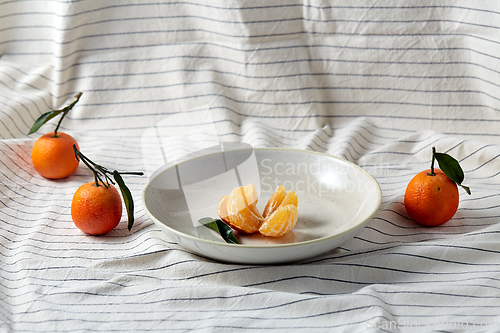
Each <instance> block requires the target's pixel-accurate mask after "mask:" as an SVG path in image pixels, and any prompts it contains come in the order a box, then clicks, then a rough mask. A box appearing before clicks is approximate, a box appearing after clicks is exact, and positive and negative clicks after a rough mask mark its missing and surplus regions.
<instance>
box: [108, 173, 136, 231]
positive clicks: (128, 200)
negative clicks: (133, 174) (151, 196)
mask: <svg viewBox="0 0 500 333" xmlns="http://www.w3.org/2000/svg"><path fill="white" fill-rule="evenodd" d="M113 177H114V178H115V181H116V183H117V184H118V186H119V187H120V191H121V192H122V196H123V201H124V202H125V207H126V208H127V215H128V230H129V231H130V229H132V226H133V225H134V199H133V198H132V193H130V190H129V189H128V187H127V186H126V185H125V182H124V181H123V178H122V176H121V175H120V173H119V172H118V171H116V170H115V171H113Z"/></svg>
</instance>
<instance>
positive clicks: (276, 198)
mask: <svg viewBox="0 0 500 333" xmlns="http://www.w3.org/2000/svg"><path fill="white" fill-rule="evenodd" d="M285 196H286V190H285V188H284V187H283V186H281V185H280V186H278V188H276V191H275V192H274V193H273V195H272V196H271V198H270V199H269V201H268V202H267V204H266V207H265V208H264V212H263V213H262V217H264V218H266V217H267V216H269V215H271V214H272V213H273V212H274V211H275V210H276V208H278V207H279V206H280V205H281V203H282V202H283V199H285Z"/></svg>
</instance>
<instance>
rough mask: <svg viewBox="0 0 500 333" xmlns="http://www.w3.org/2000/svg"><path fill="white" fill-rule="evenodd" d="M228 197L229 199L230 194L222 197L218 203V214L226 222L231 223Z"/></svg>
mask: <svg viewBox="0 0 500 333" xmlns="http://www.w3.org/2000/svg"><path fill="white" fill-rule="evenodd" d="M227 199H229V195H226V196H224V197H222V199H221V200H220V202H219V204H218V205H217V214H218V215H219V217H220V219H221V220H222V221H224V222H225V223H227V224H229V223H230V222H229V214H228V213H227Z"/></svg>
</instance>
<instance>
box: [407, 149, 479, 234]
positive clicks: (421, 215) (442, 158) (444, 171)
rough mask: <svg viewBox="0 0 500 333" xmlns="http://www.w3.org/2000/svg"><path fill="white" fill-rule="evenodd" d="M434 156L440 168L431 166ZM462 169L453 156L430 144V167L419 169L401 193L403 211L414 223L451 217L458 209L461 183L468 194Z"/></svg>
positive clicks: (436, 222) (434, 222)
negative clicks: (402, 195)
mask: <svg viewBox="0 0 500 333" xmlns="http://www.w3.org/2000/svg"><path fill="white" fill-rule="evenodd" d="M435 160H437V161H438V163H439V166H440V168H441V169H437V168H434V161H435ZM463 179H464V173H463V170H462V168H461V167H460V164H459V163H458V161H457V160H456V159H454V158H453V157H451V156H450V155H448V154H444V153H437V152H436V148H435V147H432V161H431V168H430V169H428V170H425V171H421V172H419V173H418V174H417V175H415V176H414V177H413V178H412V179H411V180H410V182H409V183H408V185H407V187H406V191H405V195H404V207H405V209H406V212H407V213H408V215H409V216H410V217H411V219H412V220H414V221H415V222H417V223H420V224H422V225H426V226H438V225H441V224H444V223H446V222H448V221H449V220H451V218H452V217H453V216H454V215H455V213H456V212H457V210H458V205H459V192H458V187H457V185H458V186H461V187H462V188H463V189H464V190H465V191H466V192H467V193H468V194H469V195H470V194H471V192H470V189H469V188H468V187H467V186H464V185H462V181H463Z"/></svg>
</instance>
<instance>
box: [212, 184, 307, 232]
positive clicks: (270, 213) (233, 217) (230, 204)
mask: <svg viewBox="0 0 500 333" xmlns="http://www.w3.org/2000/svg"><path fill="white" fill-rule="evenodd" d="M257 201H258V196H257V191H256V190H255V186H253V185H252V184H248V185H247V186H241V187H237V188H235V189H234V190H233V191H232V192H231V194H230V195H227V196H225V197H223V198H222V199H221V201H220V202H219V205H218V206H217V213H218V215H219V217H220V218H221V220H222V221H224V222H226V223H227V224H229V225H230V226H231V227H233V228H235V229H238V230H240V231H243V232H246V233H254V232H257V231H259V232H260V233H261V234H263V235H264V236H270V237H280V236H282V235H284V234H285V233H287V232H288V231H290V230H291V229H292V228H293V227H294V226H295V224H296V222H297V219H298V210H297V205H298V198H297V195H296V194H295V192H294V191H290V192H288V193H286V190H285V188H284V187H283V186H278V188H277V189H276V191H275V192H274V193H273V195H272V196H271V198H270V199H269V201H268V202H267V204H266V206H265V208H264V213H263V214H262V215H261V214H260V212H259V210H258V209H257Z"/></svg>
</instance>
